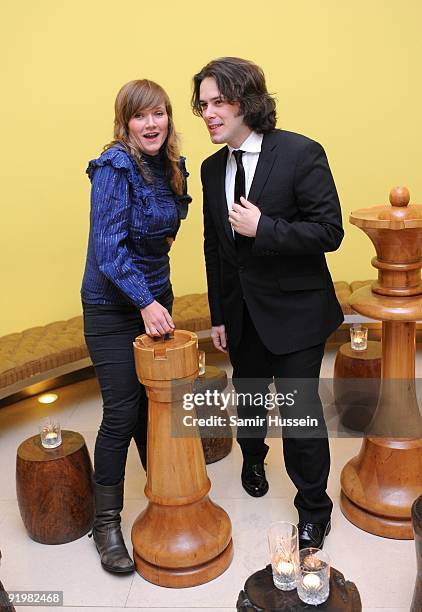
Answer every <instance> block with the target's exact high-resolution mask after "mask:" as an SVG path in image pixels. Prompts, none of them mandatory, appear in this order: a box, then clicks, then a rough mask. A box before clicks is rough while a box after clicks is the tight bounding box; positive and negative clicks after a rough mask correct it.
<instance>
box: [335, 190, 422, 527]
mask: <svg viewBox="0 0 422 612" xmlns="http://www.w3.org/2000/svg"><path fill="white" fill-rule="evenodd" d="M409 201H410V195H409V192H408V190H407V189H406V187H396V188H394V189H392V191H391V193H390V203H391V204H392V206H375V207H373V208H364V209H361V210H357V211H355V212H353V213H352V214H351V216H350V222H351V223H352V224H353V225H356V226H357V227H359V228H361V229H362V230H363V231H364V232H365V233H366V234H367V235H368V236H369V238H370V239H371V241H372V243H373V244H374V246H375V249H376V252H377V256H376V257H374V258H373V259H372V265H373V266H374V267H375V268H377V270H378V280H377V281H374V283H372V285H371V286H365V287H362V288H361V289H358V290H357V291H355V292H354V293H353V294H352V296H351V298H350V303H351V305H352V307H353V309H354V310H356V311H357V312H358V313H360V314H362V315H364V316H366V317H370V318H371V319H378V320H381V321H382V366H381V376H382V380H381V389H380V396H379V400H378V405H377V408H376V410H375V414H374V416H373V418H372V421H371V423H370V424H369V427H368V430H367V433H368V436H367V437H366V438H365V439H364V440H363V444H362V448H361V451H360V453H359V454H358V456H357V457H354V458H353V459H351V460H350V461H349V462H348V463H347V464H346V465H345V467H344V468H343V471H342V474H341V488H342V493H341V509H342V511H343V514H344V515H345V516H346V517H347V518H348V519H349V520H350V521H351V522H352V523H354V524H355V525H356V526H358V527H360V528H361V529H363V530H365V531H369V532H370V533H374V534H376V535H380V536H384V537H388V538H397V539H412V537H413V533H412V524H411V507H412V503H413V501H414V499H415V498H416V497H418V496H419V495H420V494H421V492H422V418H421V413H420V410H419V406H418V402H417V398H416V389H415V350H416V343H415V328H416V321H417V320H419V319H421V318H422V282H421V266H422V206H420V205H412V206H409V205H408V204H409Z"/></svg>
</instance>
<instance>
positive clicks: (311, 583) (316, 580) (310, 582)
mask: <svg viewBox="0 0 422 612" xmlns="http://www.w3.org/2000/svg"><path fill="white" fill-rule="evenodd" d="M303 586H304V587H305V588H307V589H320V588H321V579H320V577H319V576H317V575H316V574H306V576H304V578H303Z"/></svg>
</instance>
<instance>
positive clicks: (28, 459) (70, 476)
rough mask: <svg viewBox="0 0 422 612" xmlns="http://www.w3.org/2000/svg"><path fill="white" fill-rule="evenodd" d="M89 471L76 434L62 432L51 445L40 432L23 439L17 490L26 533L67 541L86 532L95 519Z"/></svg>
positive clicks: (52, 541)
mask: <svg viewBox="0 0 422 612" xmlns="http://www.w3.org/2000/svg"><path fill="white" fill-rule="evenodd" d="M92 475H93V473H92V464H91V459H90V457H89V454H88V449H87V447H86V445H85V440H84V439H83V437H82V436H81V435H80V434H79V433H76V432H74V431H62V444H61V446H59V447H57V448H54V449H46V448H44V447H43V446H42V445H41V440H40V436H39V435H37V436H32V438H28V440H25V441H24V442H22V444H21V445H20V446H19V448H18V452H17V459H16V491H17V497H18V504H19V510H20V513H21V517H22V520H23V523H24V525H25V527H26V530H27V531H28V534H29V537H30V538H32V539H33V540H35V541H36V542H41V544H65V543H66V542H72V541H73V540H77V539H78V538H80V537H82V536H83V535H85V534H86V533H87V532H88V531H89V530H90V529H91V526H92V523H93V520H94V496H93V488H92Z"/></svg>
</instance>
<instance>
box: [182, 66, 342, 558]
mask: <svg viewBox="0 0 422 612" xmlns="http://www.w3.org/2000/svg"><path fill="white" fill-rule="evenodd" d="M192 108H193V111H194V113H195V114H197V115H199V116H201V117H202V118H203V120H204V122H205V124H206V126H207V128H208V131H209V134H210V137H211V141H212V142H213V143H214V144H226V145H227V146H225V147H223V148H222V149H220V150H219V151H217V153H215V154H214V155H212V156H211V157H209V158H208V159H206V160H205V161H204V162H203V164H202V168H201V179H202V186H203V194H204V252H205V263H206V271H207V282H208V299H209V305H210V311H211V320H212V339H213V343H214V346H215V347H216V348H217V349H218V350H220V351H223V352H225V351H226V349H228V352H229V356H230V360H231V363H232V365H233V382H234V385H235V388H236V391H238V392H239V391H245V390H249V391H251V390H252V389H253V390H256V389H257V388H260V389H261V391H263V390H264V388H267V385H268V383H269V382H270V381H271V380H272V378H273V377H274V378H275V379H276V380H278V379H283V378H284V379H286V378H289V379H299V378H300V379H302V378H304V379H309V380H311V381H314V382H315V381H316V384H313V385H312V384H310V385H308V386H306V385H304V387H303V388H304V389H305V393H304V394H305V395H308V397H307V399H308V400H309V396H312V395H313V396H314V400H315V397H317V400H316V404H317V408H316V410H317V413H318V415H319V420H320V431H321V430H322V431H323V434H322V436H321V435H319V437H313V436H311V437H309V436H308V437H306V438H305V437H300V438H298V437H297V436H294V434H292V435H290V434H289V435H286V431H285V430H284V429H283V451H284V460H285V465H286V469H287V472H288V474H289V476H290V478H291V480H292V481H293V483H294V485H295V486H296V488H297V495H296V497H295V506H296V508H297V510H298V513H299V525H298V527H299V544H300V547H301V548H304V547H306V546H316V547H322V545H323V543H324V538H325V536H326V535H327V534H328V532H329V530H330V516H331V510H332V502H331V500H330V498H329V497H328V495H327V493H326V486H327V478H328V474H329V466H330V455H329V446H328V440H327V437H326V429H325V423H324V420H323V414H322V410H321V404H320V401H319V397H318V391H317V381H318V378H319V373H320V367H321V361H322V357H323V354H324V344H325V341H326V339H327V337H328V336H329V334H330V333H331V332H332V331H334V330H335V329H336V328H337V327H338V326H339V325H340V323H341V322H342V320H343V315H342V311H341V309H340V306H339V304H338V302H337V299H336V296H335V293H334V288H333V284H332V280H331V277H330V274H329V271H328V268H327V265H326V261H325V255H324V253H325V252H328V251H334V250H336V249H337V248H338V247H339V245H340V243H341V241H342V238H343V229H342V222H341V211H340V205H339V200H338V196H337V192H336V188H335V185H334V181H333V178H332V175H331V172H330V169H329V166H328V161H327V158H326V156H325V153H324V150H323V148H322V147H321V145H319V144H318V143H317V142H314V141H312V140H310V139H309V138H306V137H305V136H301V135H299V134H294V133H291V132H287V131H284V130H278V129H275V125H276V111H275V102H274V100H273V98H272V97H271V96H270V95H269V94H268V92H267V88H266V84H265V77H264V74H263V72H262V70H261V68H259V67H258V66H256V65H255V64H253V63H252V62H250V61H247V60H243V59H239V58H234V57H226V58H220V59H217V60H214V61H212V62H210V63H209V64H207V65H206V66H205V67H204V68H203V69H202V70H201V71H200V72H199V73H198V74H196V75H195V76H194V92H193V96H192ZM248 381H249V383H248ZM258 381H260V382H258ZM306 405H308V404H306ZM303 406H304V403H303V402H302V408H301V409H302V411H303V409H304V408H303ZM314 408H315V406H314ZM265 412H266V411H265V409H259V408H256V407H255V406H254V407H252V406H250V405H246V404H243V405H238V416H240V417H243V416H250V415H251V414H254V415H259V414H262V413H264V417H265ZM263 421H264V422H265V424H264V425H263V426H262V425H261V426H257V427H256V428H255V429H254V430H253V431H251V430H250V431H249V435H248V433H246V434H245V431H244V429H243V430H242V428H241V427H240V428H238V434H237V437H238V442H239V444H240V447H241V450H242V454H243V467H242V476H241V478H242V485H243V487H244V489H245V490H246V491H247V492H248V493H249V494H250V495H252V496H255V497H259V496H261V495H265V493H266V492H267V491H268V482H267V480H266V477H265V471H264V459H265V456H266V454H267V451H268V446H267V445H266V444H265V434H266V421H265V419H263Z"/></svg>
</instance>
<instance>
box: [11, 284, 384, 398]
mask: <svg viewBox="0 0 422 612" xmlns="http://www.w3.org/2000/svg"><path fill="white" fill-rule="evenodd" d="M370 282H371V281H356V282H354V283H352V284H351V285H349V284H348V283H346V282H336V283H334V286H335V290H336V294H337V298H338V300H339V302H340V304H341V306H342V309H343V312H344V314H345V315H350V314H353V310H352V308H351V307H350V305H349V302H348V299H349V297H350V295H351V294H352V292H353V291H354V290H356V289H357V288H359V287H360V286H362V285H365V284H368V283H370ZM173 319H174V322H175V324H176V327H178V328H179V329H187V330H190V331H194V332H197V333H198V332H199V333H200V332H202V333H200V336H205V337H206V336H209V333H207V332H209V330H210V328H211V320H210V313H209V308H208V301H207V294H206V293H193V294H190V295H184V296H181V297H176V298H175V300H174V308H173ZM373 325H375V326H376V325H377V324H376V323H375V324H373ZM339 331H340V330H339ZM345 333H346V334H347V329H346V330H345ZM336 334H337V337H336V338H334V339H333V337H331V338H330V340H331V341H334V342H343V341H345V340H344V337H345V334H343V336H342V335H341V332H340V335H339V333H338V332H336ZM89 366H91V360H90V359H89V356H88V351H87V348H86V345H85V342H84V337H83V330H82V316H78V317H73V318H72V319H69V320H68V321H57V322H55V323H50V324H48V325H44V326H39V327H33V328H31V329H27V330H25V331H23V332H20V333H15V334H9V335H7V336H4V337H3V338H0V400H2V399H3V398H8V397H10V396H14V395H15V394H19V392H21V391H22V390H27V393H26V395H32V394H33V393H39V392H41V391H42V390H44V389H45V388H47V385H46V384H44V387H43V386H42V385H41V383H45V382H46V381H51V380H52V379H56V380H61V377H63V376H66V375H68V374H70V373H72V372H75V371H78V370H83V369H85V368H88V367H89ZM37 385H38V386H37ZM29 387H32V391H30V390H29ZM50 388H51V385H50ZM16 399H17V398H16Z"/></svg>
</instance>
